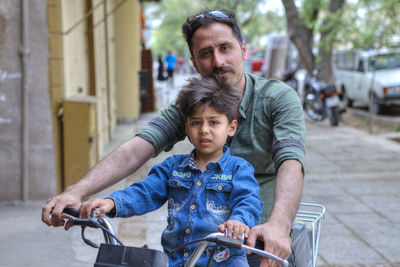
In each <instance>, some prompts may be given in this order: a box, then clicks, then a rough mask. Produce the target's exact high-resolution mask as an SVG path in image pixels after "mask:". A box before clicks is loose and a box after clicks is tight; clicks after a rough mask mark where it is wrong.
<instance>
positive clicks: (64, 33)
mask: <svg viewBox="0 0 400 267" xmlns="http://www.w3.org/2000/svg"><path fill="white" fill-rule="evenodd" d="M47 3H48V27H49V49H50V58H49V88H50V91H51V93H50V95H51V101H52V110H53V125H54V135H55V137H56V138H55V143H56V144H55V147H56V150H57V151H56V153H57V173H58V182H57V184H58V187H57V191H58V192H60V191H61V190H63V188H62V184H63V181H62V162H63V152H62V143H63V140H62V134H61V128H60V126H61V124H60V122H61V120H60V117H59V115H60V114H61V113H60V111H62V109H60V107H62V104H63V102H64V100H65V99H67V98H70V97H75V96H83V97H84V96H94V97H95V98H96V105H95V106H96V112H95V113H96V129H97V136H96V137H97V138H95V140H97V144H96V146H97V151H98V154H99V155H102V154H103V152H104V147H105V145H106V144H107V143H108V142H109V140H110V138H111V136H112V133H113V130H114V129H115V126H116V123H117V119H121V120H128V121H132V120H135V119H136V118H138V116H139V115H140V99H139V74H138V73H139V70H140V68H141V66H140V50H141V47H140V20H139V10H140V4H139V1H138V0H48V2H47Z"/></svg>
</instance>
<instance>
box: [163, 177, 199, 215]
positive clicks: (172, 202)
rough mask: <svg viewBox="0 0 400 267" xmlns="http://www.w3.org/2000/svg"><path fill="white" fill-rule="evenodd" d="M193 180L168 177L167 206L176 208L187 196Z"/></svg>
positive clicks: (180, 205)
mask: <svg viewBox="0 0 400 267" xmlns="http://www.w3.org/2000/svg"><path fill="white" fill-rule="evenodd" d="M192 186H193V181H187V180H181V179H169V181H168V187H169V201H168V208H170V209H173V210H178V209H179V208H180V207H182V205H183V204H184V203H185V201H186V199H187V198H188V195H189V192H190V189H191V188H192Z"/></svg>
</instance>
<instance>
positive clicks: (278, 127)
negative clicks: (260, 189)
mask: <svg viewBox="0 0 400 267" xmlns="http://www.w3.org/2000/svg"><path fill="white" fill-rule="evenodd" d="M269 104H270V107H269V108H270V111H271V113H272V114H271V115H272V122H273V132H274V140H273V145H272V160H273V161H274V165H275V171H278V169H279V166H280V165H281V164H282V162H283V161H285V160H288V159H295V160H298V161H299V162H300V163H301V164H302V166H303V171H304V170H305V162H304V158H305V122H304V114H303V108H302V105H301V103H300V99H299V97H298V96H297V94H296V92H295V91H294V90H293V89H291V88H290V89H289V90H280V91H279V93H278V94H276V95H275V96H274V101H270V102H269Z"/></svg>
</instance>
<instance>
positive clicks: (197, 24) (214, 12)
mask: <svg viewBox="0 0 400 267" xmlns="http://www.w3.org/2000/svg"><path fill="white" fill-rule="evenodd" d="M207 14H208V15H211V17H214V18H218V19H227V18H229V16H228V15H227V14H225V13H224V12H222V11H219V10H212V11H210V12H208V13H207ZM202 18H204V14H200V15H197V16H196V17H194V19H193V20H192V22H191V23H190V27H191V28H192V31H193V32H194V31H195V30H197V28H198V27H200V26H201V23H200V22H199V19H202Z"/></svg>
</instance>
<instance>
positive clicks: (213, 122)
mask: <svg viewBox="0 0 400 267" xmlns="http://www.w3.org/2000/svg"><path fill="white" fill-rule="evenodd" d="M210 124H211V125H217V124H218V121H210Z"/></svg>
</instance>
